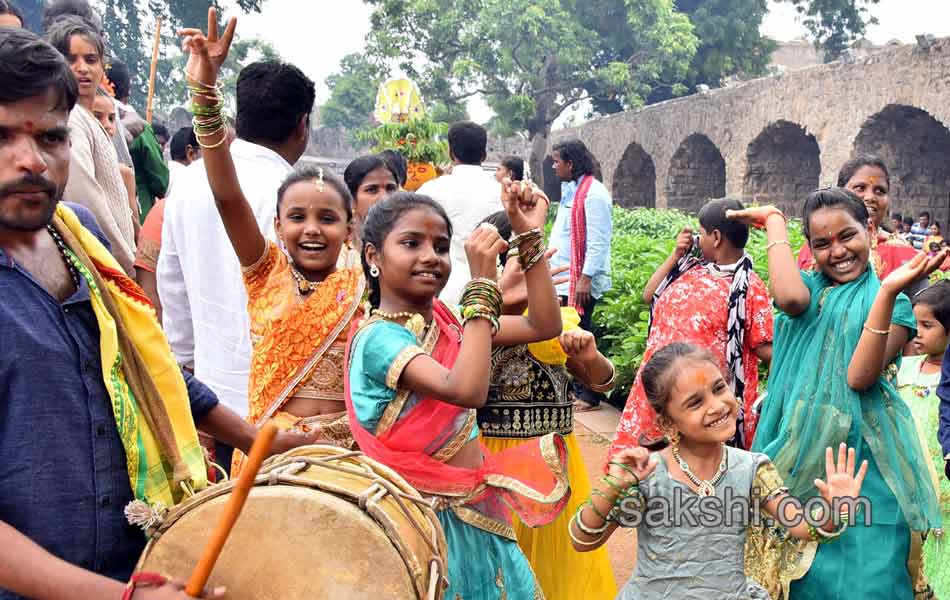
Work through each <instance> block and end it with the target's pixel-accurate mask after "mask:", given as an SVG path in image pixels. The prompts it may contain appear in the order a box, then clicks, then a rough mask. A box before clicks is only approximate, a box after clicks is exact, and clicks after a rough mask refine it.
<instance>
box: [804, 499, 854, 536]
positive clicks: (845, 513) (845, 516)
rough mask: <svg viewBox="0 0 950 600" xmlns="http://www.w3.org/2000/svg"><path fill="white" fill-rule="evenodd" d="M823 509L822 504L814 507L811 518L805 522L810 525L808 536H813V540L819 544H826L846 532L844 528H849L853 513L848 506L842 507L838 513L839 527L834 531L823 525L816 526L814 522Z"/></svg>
mask: <svg viewBox="0 0 950 600" xmlns="http://www.w3.org/2000/svg"><path fill="white" fill-rule="evenodd" d="M821 510H823V509H822V508H821V507H820V506H814V507H812V509H811V520H810V521H808V520H806V521H805V524H806V525H807V526H808V537H810V538H811V541H813V542H816V543H818V544H824V543H827V542H830V541H832V540H836V539H838V538H839V537H840V536H841V534H842V533H844V530H845V529H847V528H848V522H849V520H850V514H851V513H850V511H849V510H848V508H847V507H841V512H839V513H838V527H837V528H836V529H835V530H834V531H832V532H827V531H825V530H824V529H822V528H821V527H815V526H814V525H813V524H812V523H814V522H816V521H817V520H818V511H821Z"/></svg>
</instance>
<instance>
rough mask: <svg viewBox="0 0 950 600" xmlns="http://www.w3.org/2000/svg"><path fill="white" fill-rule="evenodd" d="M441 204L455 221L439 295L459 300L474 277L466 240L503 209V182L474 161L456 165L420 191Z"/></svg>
mask: <svg viewBox="0 0 950 600" xmlns="http://www.w3.org/2000/svg"><path fill="white" fill-rule="evenodd" d="M418 193H419V194H425V195H426V196H430V197H431V198H432V199H433V200H435V201H436V202H438V203H439V204H441V205H442V208H444V209H445V212H446V213H447V214H448V215H449V220H450V221H451V222H452V248H451V254H450V257H451V259H452V274H451V276H450V277H449V281H448V283H446V284H445V289H443V290H442V293H441V294H439V299H440V300H442V301H443V302H445V303H446V304H450V305H451V304H458V302H459V299H460V297H461V295H462V291H463V290H464V289H465V284H467V283H468V282H469V281H470V280H471V279H472V272H471V271H470V270H469V268H468V257H466V255H465V240H467V239H468V236H469V235H471V234H472V232H473V231H474V230H475V227H476V226H477V225H478V224H479V223H481V222H482V221H484V220H485V217H487V216H488V215H490V214H492V213H496V212H498V211H500V210H504V206H503V205H502V203H501V184H500V183H498V182H497V181H495V177H494V176H493V175H492V174H491V173H488V172H487V171H485V170H484V169H482V168H481V167H479V166H475V165H455V166H454V167H452V173H451V174H449V175H444V176H442V177H438V178H436V179H433V180H432V181H429V182H426V183H425V184H424V185H423V186H422V187H421V188H419V191H418Z"/></svg>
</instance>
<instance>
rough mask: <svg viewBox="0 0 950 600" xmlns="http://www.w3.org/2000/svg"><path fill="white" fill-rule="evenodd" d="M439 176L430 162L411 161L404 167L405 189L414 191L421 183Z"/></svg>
mask: <svg viewBox="0 0 950 600" xmlns="http://www.w3.org/2000/svg"><path fill="white" fill-rule="evenodd" d="M438 176H439V173H438V172H437V171H436V170H435V165H433V164H432V163H416V162H411V163H409V165H408V166H407V167H406V186H405V187H406V189H407V190H408V191H410V192H414V191H416V190H418V189H419V188H421V187H422V184H423V183H425V182H427V181H431V180H433V179H435V178H436V177H438Z"/></svg>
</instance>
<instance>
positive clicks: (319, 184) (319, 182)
mask: <svg viewBox="0 0 950 600" xmlns="http://www.w3.org/2000/svg"><path fill="white" fill-rule="evenodd" d="M316 186H317V191H318V192H322V191H324V190H325V189H326V185H325V184H324V182H323V167H318V168H317V183H316Z"/></svg>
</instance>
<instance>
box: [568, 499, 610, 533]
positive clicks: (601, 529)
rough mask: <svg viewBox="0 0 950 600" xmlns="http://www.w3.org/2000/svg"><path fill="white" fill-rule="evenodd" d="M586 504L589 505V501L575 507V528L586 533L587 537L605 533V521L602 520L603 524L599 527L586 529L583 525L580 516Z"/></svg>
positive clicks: (606, 524)
mask: <svg viewBox="0 0 950 600" xmlns="http://www.w3.org/2000/svg"><path fill="white" fill-rule="evenodd" d="M588 504H591V501H590V500H588V501H587V502H584V503H583V504H581V505H580V506H579V507H577V512H576V513H574V520H575V521H577V528H578V529H580V530H581V531H583V532H584V533H586V534H587V535H601V534H602V533H604V532H605V531H607V527H609V525H608V523H607V520H606V519H604V524H603V525H602V526H600V527H588V526H587V525H585V524H584V519H583V518H582V517H581V515H582V514H583V512H584V507H585V506H587V505H588Z"/></svg>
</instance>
